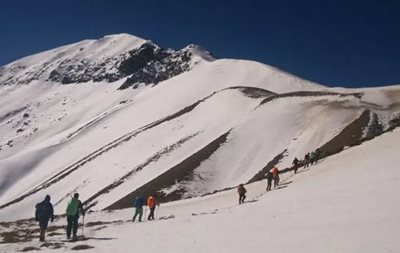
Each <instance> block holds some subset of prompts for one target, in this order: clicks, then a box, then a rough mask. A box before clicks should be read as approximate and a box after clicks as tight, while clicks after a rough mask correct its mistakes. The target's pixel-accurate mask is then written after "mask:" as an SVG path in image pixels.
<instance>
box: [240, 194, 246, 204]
mask: <svg viewBox="0 0 400 253" xmlns="http://www.w3.org/2000/svg"><path fill="white" fill-rule="evenodd" d="M245 199H246V195H245V194H240V195H239V205H240V204H242V203H243V202H244V200H245Z"/></svg>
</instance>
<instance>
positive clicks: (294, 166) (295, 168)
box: [292, 157, 300, 174]
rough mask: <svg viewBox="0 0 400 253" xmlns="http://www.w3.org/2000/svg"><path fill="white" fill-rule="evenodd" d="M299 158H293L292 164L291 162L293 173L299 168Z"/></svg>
mask: <svg viewBox="0 0 400 253" xmlns="http://www.w3.org/2000/svg"><path fill="white" fill-rule="evenodd" d="M299 162H300V161H299V159H297V157H295V158H294V160H293V162H292V164H293V170H294V174H296V173H297V170H298V169H299Z"/></svg>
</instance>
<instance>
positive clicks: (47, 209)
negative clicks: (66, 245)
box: [35, 193, 159, 242]
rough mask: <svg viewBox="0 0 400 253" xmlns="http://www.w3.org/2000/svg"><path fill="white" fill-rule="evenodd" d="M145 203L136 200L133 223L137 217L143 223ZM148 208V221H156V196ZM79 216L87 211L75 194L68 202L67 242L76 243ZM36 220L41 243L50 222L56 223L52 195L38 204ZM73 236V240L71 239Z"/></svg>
mask: <svg viewBox="0 0 400 253" xmlns="http://www.w3.org/2000/svg"><path fill="white" fill-rule="evenodd" d="M144 205H145V201H144V199H143V197H142V196H137V197H136V198H135V200H134V203H133V207H134V208H135V214H134V216H133V218H132V222H135V219H136V217H137V216H139V219H138V220H139V222H140V221H142V216H143V206H144ZM147 206H148V207H149V209H150V213H149V216H148V217H147V220H154V211H155V209H156V206H159V203H157V201H156V194H153V195H151V196H149V197H148V198H147ZM79 214H82V216H83V217H85V210H84V209H83V205H82V202H81V201H80V200H79V194H78V193H75V194H74V195H73V197H72V198H71V200H70V201H69V202H68V205H67V209H66V215H67V229H66V230H67V240H72V241H76V240H77V238H78V237H77V232H78V227H79V223H78V220H79ZM35 219H36V221H38V222H39V227H40V237H39V240H40V241H41V242H43V241H45V234H46V230H47V227H48V225H49V222H50V221H51V222H53V221H54V209H53V205H52V204H51V202H50V195H46V197H45V198H44V200H43V201H42V202H40V203H37V204H36V211H35ZM71 235H72V238H71Z"/></svg>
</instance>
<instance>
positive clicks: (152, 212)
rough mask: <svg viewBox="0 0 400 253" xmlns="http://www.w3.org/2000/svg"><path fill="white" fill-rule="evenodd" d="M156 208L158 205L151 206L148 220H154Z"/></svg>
mask: <svg viewBox="0 0 400 253" xmlns="http://www.w3.org/2000/svg"><path fill="white" fill-rule="evenodd" d="M155 209H156V207H155V206H154V207H152V208H150V214H149V217H147V220H154V210H155Z"/></svg>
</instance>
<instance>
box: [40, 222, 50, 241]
mask: <svg viewBox="0 0 400 253" xmlns="http://www.w3.org/2000/svg"><path fill="white" fill-rule="evenodd" d="M48 224H49V218H39V227H40V237H39V240H40V241H41V242H43V241H44V237H45V234H46V229H47V226H48Z"/></svg>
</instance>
